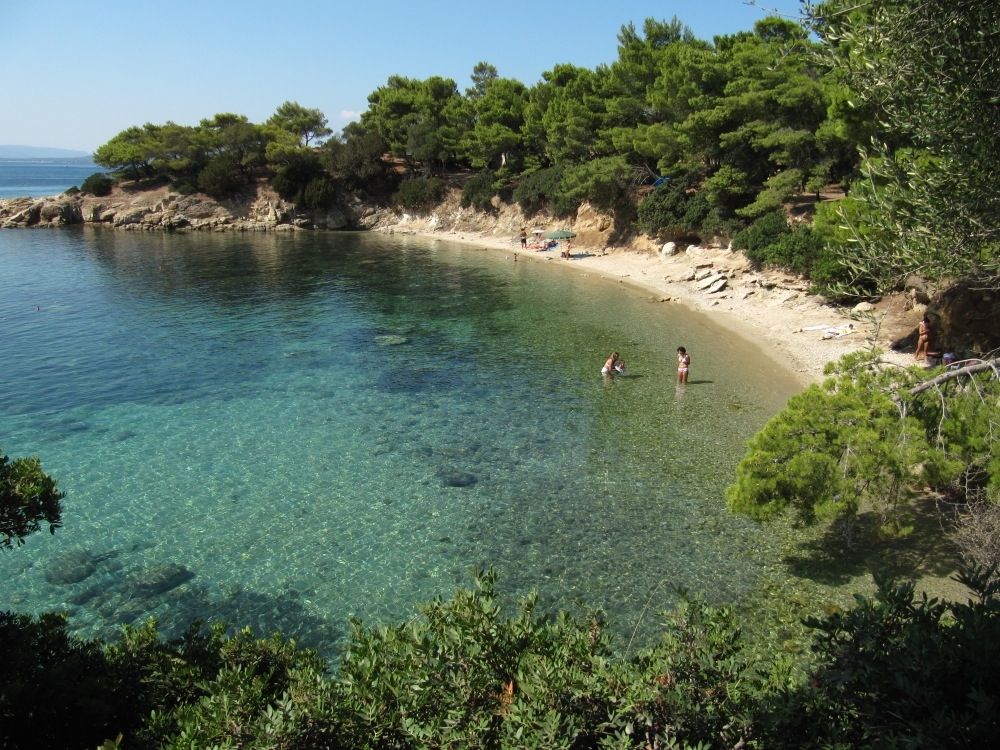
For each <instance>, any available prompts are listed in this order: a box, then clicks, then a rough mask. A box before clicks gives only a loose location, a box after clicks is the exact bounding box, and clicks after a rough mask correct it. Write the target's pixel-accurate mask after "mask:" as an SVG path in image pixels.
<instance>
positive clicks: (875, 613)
mask: <svg viewBox="0 0 1000 750" xmlns="http://www.w3.org/2000/svg"><path fill="white" fill-rule="evenodd" d="M959 580H960V581H961V582H962V583H964V584H965V585H967V586H968V587H969V588H970V589H971V590H972V592H973V593H974V594H975V595H976V598H975V599H973V600H971V601H969V602H966V603H964V604H959V603H946V602H942V601H938V600H937V599H928V598H927V597H926V595H925V596H924V597H923V598H921V599H918V600H916V601H915V600H914V596H913V585H912V584H905V585H898V586H897V585H893V584H892V583H891V582H889V581H885V580H880V581H879V582H878V593H877V595H876V596H875V598H874V599H866V598H863V597H858V598H857V599H858V604H857V606H856V607H855V608H854V609H852V610H850V611H848V612H846V613H836V614H834V615H832V616H831V617H829V618H827V619H825V620H812V621H810V622H809V624H810V625H811V626H812V627H813V628H816V629H817V630H818V631H819V638H818V640H817V643H816V644H815V646H814V648H815V650H816V652H817V654H818V655H819V657H820V665H819V667H818V669H817V671H816V672H815V674H814V675H813V677H812V678H811V680H810V687H809V688H803V689H802V690H801V691H800V693H799V696H798V698H797V700H796V701H795V704H796V705H795V710H793V711H790V712H789V715H790V716H792V717H794V723H795V724H796V726H795V728H794V729H792V728H791V727H786V730H785V731H786V733H787V734H789V735H791V736H799V737H801V738H802V740H803V741H804V743H805V744H806V745H808V746H810V747H818V746H824V747H829V746H836V747H903V748H907V747H909V748H922V747H989V746H993V745H995V744H996V743H997V740H998V738H1000V721H998V719H997V715H998V714H997V710H996V709H997V700H998V698H1000V696H998V692H997V688H996V672H995V669H996V665H997V663H998V661H1000V599H998V596H997V593H998V585H1000V584H998V583H997V582H992V583H991V582H989V573H988V572H987V571H982V570H973V571H968V572H966V573H963V574H962V575H961V576H960V578H959Z"/></svg>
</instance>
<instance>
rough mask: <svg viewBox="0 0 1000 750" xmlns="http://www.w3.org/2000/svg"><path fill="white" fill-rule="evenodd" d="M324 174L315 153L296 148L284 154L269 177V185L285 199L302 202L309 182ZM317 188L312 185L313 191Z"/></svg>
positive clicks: (320, 177)
mask: <svg viewBox="0 0 1000 750" xmlns="http://www.w3.org/2000/svg"><path fill="white" fill-rule="evenodd" d="M325 176H326V173H325V172H324V170H323V166H322V165H321V164H320V161H319V158H318V157H317V156H316V155H315V154H313V153H312V152H310V151H303V150H301V149H296V150H294V151H291V152H289V153H287V154H285V155H284V163H282V165H281V166H279V167H278V168H277V169H276V170H275V173H274V176H273V177H272V178H271V187H273V188H274V189H275V190H277V191H278V195H280V196H281V197H282V198H284V199H285V200H288V201H292V202H294V203H296V204H302V203H304V201H305V199H306V196H305V193H306V189H307V187H308V186H309V184H310V183H311V182H313V181H314V180H318V179H323V178H325ZM318 189H319V188H318V187H317V186H314V187H313V191H317V190H318ZM314 197H315V198H320V197H321V196H318V195H316V196H314Z"/></svg>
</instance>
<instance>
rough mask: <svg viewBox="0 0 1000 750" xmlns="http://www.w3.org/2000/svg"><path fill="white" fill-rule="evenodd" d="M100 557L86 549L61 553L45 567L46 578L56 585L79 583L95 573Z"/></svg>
mask: <svg viewBox="0 0 1000 750" xmlns="http://www.w3.org/2000/svg"><path fill="white" fill-rule="evenodd" d="M100 559H101V558H100V557H98V556H97V555H95V554H93V553H92V552H88V551H87V550H84V549H75V550H72V551H70V552H67V553H65V554H62V555H59V556H58V557H56V558H55V559H54V560H52V562H50V563H49V564H48V566H46V568H45V580H46V581H48V582H49V583H51V584H54V585H56V586H66V585H68V584H71V583H79V582H80V581H82V580H83V579H85V578H88V577H90V576H91V575H93V573H94V571H95V570H97V563H98V562H100Z"/></svg>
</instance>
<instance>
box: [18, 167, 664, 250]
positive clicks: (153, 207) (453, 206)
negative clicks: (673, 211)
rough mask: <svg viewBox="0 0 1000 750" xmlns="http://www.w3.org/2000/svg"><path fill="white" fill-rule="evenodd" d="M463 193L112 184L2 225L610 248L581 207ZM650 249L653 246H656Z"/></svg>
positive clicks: (28, 202)
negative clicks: (392, 234)
mask: <svg viewBox="0 0 1000 750" xmlns="http://www.w3.org/2000/svg"><path fill="white" fill-rule="evenodd" d="M460 198H461V193H460V191H458V190H452V191H450V192H449V193H448V195H447V196H446V197H445V199H444V200H443V201H442V202H441V203H440V204H438V205H437V206H435V207H434V208H433V209H431V210H429V211H425V212H419V213H417V212H407V211H403V210H400V209H392V208H385V207H378V206H375V205H371V204H366V203H364V202H362V201H360V200H357V199H354V200H351V201H349V203H348V204H347V205H344V206H340V207H337V208H332V209H330V210H327V211H321V212H317V211H301V210H298V209H296V207H295V205H294V204H292V203H290V202H288V201H285V200H283V199H282V198H281V197H280V196H279V195H278V194H277V193H276V192H275V191H274V190H272V189H271V187H270V186H269V185H268V184H267V183H266V182H263V181H262V182H261V183H260V184H259V185H258V187H257V191H256V193H255V194H254V195H252V196H248V197H245V198H242V199H233V200H226V201H217V200H215V199H213V198H210V197H209V196H207V195H204V194H202V193H195V194H192V195H181V194H180V193H176V192H173V191H171V190H170V189H169V188H168V187H166V186H160V187H148V188H144V189H138V188H134V187H132V186H129V185H125V186H124V187H122V186H117V187H115V189H114V190H113V191H112V193H111V194H110V195H108V196H106V197H96V196H93V195H87V194H84V193H80V192H69V193H63V194H62V195H56V196H51V197H47V198H11V199H8V200H0V227H2V228H21V227H58V226H65V225H69V224H81V223H88V224H104V225H108V226H112V227H116V228H120V229H127V230H213V231H227V230H229V231H244V232H270V231H274V232H280V231H294V230H297V229H375V230H383V231H390V230H391V231H414V232H456V233H461V232H470V233H472V232H474V233H478V234H481V235H484V236H490V237H498V238H499V237H502V238H504V239H512V238H516V237H517V235H518V234H519V233H520V231H521V228H522V227H524V228H525V229H526V230H527V231H528V233H529V236H532V233H533V230H536V229H537V230H540V231H548V230H550V229H569V230H571V231H573V232H575V233H576V237H575V239H574V240H573V241H574V243H576V244H578V245H581V246H584V247H592V248H604V247H607V246H609V245H610V244H612V241H613V237H614V222H613V219H612V217H610V216H608V215H606V214H603V213H601V212H599V211H597V210H595V209H594V208H592V207H591V206H589V205H587V204H584V205H583V206H581V207H580V209H579V210H578V211H577V213H576V215H575V216H574V217H571V218H568V219H558V220H557V219H554V218H553V217H551V216H549V215H548V214H545V213H544V212H543V213H539V214H536V215H532V216H525V215H524V213H523V212H522V211H521V209H520V208H519V207H518V206H516V205H509V204H505V203H502V202H500V201H499V200H497V201H496V202H495V205H494V206H493V207H492V209H491V210H489V211H480V210H476V209H473V208H462V207H461V205H460ZM616 244H619V245H626V244H627V245H629V246H631V247H633V248H635V249H643V250H651V249H654V245H653V243H651V242H649V241H648V240H645V239H644V238H642V237H630V238H629V239H628V240H627V241H626V240H624V239H621V238H619V239H618V240H617V241H616ZM655 249H658V247H656V248H655Z"/></svg>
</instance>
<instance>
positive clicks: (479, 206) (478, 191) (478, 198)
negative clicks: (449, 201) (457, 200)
mask: <svg viewBox="0 0 1000 750" xmlns="http://www.w3.org/2000/svg"><path fill="white" fill-rule="evenodd" d="M495 180H496V175H495V174H494V173H493V172H492V171H491V170H489V169H484V170H483V171H482V172H479V173H478V174H477V175H475V176H474V177H472V178H470V179H469V180H468V182H466V183H465V185H464V186H463V187H462V201H461V204H462V208H469V207H472V208H475V209H476V210H478V211H489V210H491V209H492V208H493V204H492V203H491V201H492V200H493V196H495V195H496V190H495V188H494V183H495Z"/></svg>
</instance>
